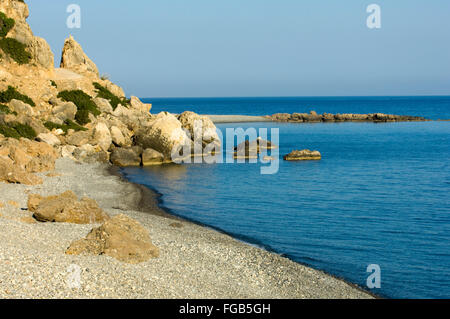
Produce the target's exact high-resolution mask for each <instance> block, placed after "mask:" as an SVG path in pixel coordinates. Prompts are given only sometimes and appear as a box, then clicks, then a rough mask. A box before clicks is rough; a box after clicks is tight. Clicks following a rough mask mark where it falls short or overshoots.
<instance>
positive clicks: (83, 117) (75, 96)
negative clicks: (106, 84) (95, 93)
mask: <svg viewBox="0 0 450 319" xmlns="http://www.w3.org/2000/svg"><path fill="white" fill-rule="evenodd" d="M58 97H59V98H60V99H62V100H63V101H66V102H72V103H74V104H75V105H76V106H77V109H78V111H77V113H76V115H75V119H76V121H77V122H78V123H79V124H81V125H85V124H87V123H89V122H90V120H89V113H91V114H93V115H94V116H97V115H100V111H99V110H98V108H97V105H96V104H95V103H94V101H92V98H91V97H90V96H89V95H88V94H86V93H84V92H83V91H81V90H72V91H67V90H66V91H62V92H59V94H58Z"/></svg>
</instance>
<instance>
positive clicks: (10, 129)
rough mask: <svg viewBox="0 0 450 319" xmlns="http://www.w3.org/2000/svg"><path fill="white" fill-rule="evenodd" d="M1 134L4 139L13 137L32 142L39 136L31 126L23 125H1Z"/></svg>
mask: <svg viewBox="0 0 450 319" xmlns="http://www.w3.org/2000/svg"><path fill="white" fill-rule="evenodd" d="M0 134H2V135H3V136H4V137H12V138H15V139H20V138H21V137H24V138H28V139H30V140H34V139H35V138H36V136H37V134H36V131H35V130H34V129H33V128H32V127H31V126H29V125H26V124H21V123H10V124H8V125H0Z"/></svg>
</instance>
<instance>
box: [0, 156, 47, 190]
mask: <svg viewBox="0 0 450 319" xmlns="http://www.w3.org/2000/svg"><path fill="white" fill-rule="evenodd" d="M0 181H3V182H6V183H11V184H24V185H38V184H42V179H41V178H40V177H37V176H36V175H34V174H31V173H28V172H26V171H25V170H24V169H21V168H20V167H18V166H16V165H14V163H13V161H12V160H10V159H9V158H5V157H0Z"/></svg>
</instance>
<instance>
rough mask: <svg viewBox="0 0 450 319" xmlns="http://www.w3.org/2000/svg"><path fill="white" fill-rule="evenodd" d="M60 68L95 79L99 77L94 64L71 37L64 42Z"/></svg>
mask: <svg viewBox="0 0 450 319" xmlns="http://www.w3.org/2000/svg"><path fill="white" fill-rule="evenodd" d="M60 67H61V68H63V69H68V70H71V71H73V72H76V73H78V74H82V75H86V76H92V75H94V76H95V77H97V78H98V76H99V75H98V69H97V66H96V65H95V63H94V62H92V60H91V59H89V58H88V56H87V55H86V54H85V53H84V51H83V49H82V48H81V45H80V44H78V42H76V41H75V39H74V38H73V37H72V36H70V37H69V38H68V39H66V41H65V42H64V47H63V52H62V56H61V65H60Z"/></svg>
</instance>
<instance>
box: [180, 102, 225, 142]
mask: <svg viewBox="0 0 450 319" xmlns="http://www.w3.org/2000/svg"><path fill="white" fill-rule="evenodd" d="M178 120H179V121H180V122H181V126H182V127H183V128H184V129H186V130H188V131H189V133H190V138H191V140H193V141H194V142H195V143H201V144H202V145H203V146H206V145H207V144H210V143H214V144H216V145H218V146H220V144H221V142H220V138H219V135H218V134H217V128H216V126H215V125H214V123H213V122H212V121H211V119H210V118H209V117H208V116H202V115H198V114H196V113H194V112H190V111H186V112H183V113H182V114H180V116H178Z"/></svg>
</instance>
